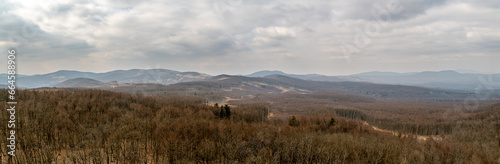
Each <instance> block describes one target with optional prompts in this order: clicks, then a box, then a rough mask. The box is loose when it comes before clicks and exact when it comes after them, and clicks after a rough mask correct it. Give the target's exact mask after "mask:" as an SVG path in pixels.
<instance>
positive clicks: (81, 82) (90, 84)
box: [54, 78, 104, 88]
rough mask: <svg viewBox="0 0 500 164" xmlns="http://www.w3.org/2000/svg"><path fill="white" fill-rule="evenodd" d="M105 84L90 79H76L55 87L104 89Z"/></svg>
mask: <svg viewBox="0 0 500 164" xmlns="http://www.w3.org/2000/svg"><path fill="white" fill-rule="evenodd" d="M103 84H104V83H102V82H100V81H97V80H94V79H89V78H75V79H69V80H66V81H63V82H61V83H59V84H56V85H54V87H57V88H97V87H102V86H103Z"/></svg>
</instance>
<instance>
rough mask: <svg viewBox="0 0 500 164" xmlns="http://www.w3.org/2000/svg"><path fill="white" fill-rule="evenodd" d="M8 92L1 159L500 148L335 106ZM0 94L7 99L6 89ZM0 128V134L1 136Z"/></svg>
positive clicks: (409, 156) (154, 159)
mask: <svg viewBox="0 0 500 164" xmlns="http://www.w3.org/2000/svg"><path fill="white" fill-rule="evenodd" d="M16 95H17V99H18V102H19V104H18V107H17V111H16V112H17V113H16V121H18V122H17V125H18V126H17V127H16V131H17V132H16V137H17V138H16V156H15V157H8V156H6V151H7V149H6V145H7V142H6V140H5V139H4V140H2V141H1V146H2V148H1V149H0V150H1V151H2V154H3V156H1V157H2V159H1V160H2V162H6V163H127V164H128V163H239V162H241V163H481V162H484V163H495V162H496V161H497V160H498V158H499V154H500V152H499V150H498V149H492V147H491V146H490V145H489V144H488V143H483V144H479V145H474V144H469V142H468V141H467V140H466V139H462V140H461V141H460V142H459V140H458V139H457V140H449V141H446V142H435V141H432V140H431V141H428V142H424V143H420V142H417V141H416V139H415V138H412V137H403V138H399V137H394V136H387V135H380V134H379V133H377V132H376V131H373V130H372V129H370V128H368V127H366V126H364V125H363V124H361V123H360V122H357V121H354V120H346V119H343V118H341V117H338V116H336V115H335V113H333V112H332V113H329V114H328V113H325V114H323V115H322V116H296V117H295V119H294V123H293V124H290V120H291V119H292V118H289V119H269V106H266V105H265V104H246V105H239V106H237V107H231V106H226V105H222V109H221V106H220V105H217V106H215V105H214V104H206V103H205V102H206V101H205V100H202V99H199V98H194V97H187V96H167V97H149V96H141V95H131V94H125V93H116V92H110V91H100V90H21V91H18V92H17V93H16ZM0 99H1V100H3V101H4V104H6V103H5V100H7V91H6V90H0ZM5 107H7V105H5ZM8 119H9V118H8V115H7V114H2V115H1V118H0V121H1V122H5V123H6V122H7V121H8ZM2 127H3V128H4V129H3V130H2V131H1V133H0V138H7V137H8V136H7V134H8V131H7V130H8V128H7V126H6V124H5V125H4V126H2ZM495 144H496V143H495ZM495 146H496V145H495ZM493 148H498V147H493Z"/></svg>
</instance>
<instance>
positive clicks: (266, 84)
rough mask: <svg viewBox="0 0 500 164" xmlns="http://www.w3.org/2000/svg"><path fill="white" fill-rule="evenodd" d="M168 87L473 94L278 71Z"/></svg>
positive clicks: (239, 93)
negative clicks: (309, 77)
mask: <svg viewBox="0 0 500 164" xmlns="http://www.w3.org/2000/svg"><path fill="white" fill-rule="evenodd" d="M167 90H176V91H185V92H188V91H189V92H216V91H223V92H225V93H228V94H229V95H231V96H233V97H236V98H237V97H243V96H255V95H259V94H278V93H311V92H337V93H349V94H356V95H369V96H374V97H379V98H411V99H440V100H457V99H463V98H465V97H466V96H467V95H469V94H470V92H461V91H452V90H443V89H430V88H424V87H416V86H404V85H387V84H374V83H367V82H351V81H344V82H326V81H311V80H303V79H298V78H293V77H288V76H284V75H276V74H275V75H269V76H265V77H246V76H230V75H219V76H215V77H213V78H211V79H208V80H206V81H196V82H186V83H177V84H172V85H169V86H165V90H164V91H167ZM162 91H163V90H162Z"/></svg>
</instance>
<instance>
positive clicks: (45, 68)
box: [0, 0, 500, 75]
mask: <svg viewBox="0 0 500 164" xmlns="http://www.w3.org/2000/svg"><path fill="white" fill-rule="evenodd" d="M499 15H500V1H498V0H351V1H345V0H307V1H304V0H300V1H299V0H252V1H245V0H182V1H171V0H159V1H130V0H103V1H98V2H97V1H77V0H47V1H30V0H27V1H21V2H18V1H14V0H12V1H11V0H0V47H1V49H2V50H4V53H5V54H7V52H6V51H7V50H8V49H10V48H15V49H16V50H17V59H16V60H17V68H18V70H17V71H18V73H19V74H26V75H31V74H44V73H50V72H55V71H58V70H78V71H88V72H107V71H112V70H119V69H121V70H127V69H134V68H139V69H152V68H164V69H172V70H178V71H196V72H202V73H207V74H211V75H218V74H250V73H252V72H256V71H260V70H281V71H284V72H287V73H295V74H308V73H318V74H325V75H347V74H354V73H360V72H369V71H390V72H419V71H440V70H462V71H475V72H480V73H500V71H499V70H500V64H499V62H500V54H499V52H500V19H499V17H498V16H499ZM6 62H7V59H4V58H2V59H0V63H6ZM6 71H7V69H4V70H1V71H0V73H5V72H6Z"/></svg>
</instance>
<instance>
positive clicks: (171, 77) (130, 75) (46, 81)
mask: <svg viewBox="0 0 500 164" xmlns="http://www.w3.org/2000/svg"><path fill="white" fill-rule="evenodd" d="M210 77H211V76H210V75H207V74H203V73H197V72H179V71H173V70H167V69H148V70H145V69H131V70H116V71H111V72H105V73H92V72H80V71H68V70H61V71H57V72H53V73H48V74H39V75H31V76H29V75H18V77H17V79H16V84H17V85H18V87H27V88H37V87H50V86H54V85H56V84H59V83H61V82H63V81H65V80H69V79H75V78H90V79H94V80H97V81H101V82H110V81H117V82H118V83H158V84H173V83H178V82H188V81H197V80H203V79H207V78H210ZM0 78H4V79H7V74H1V75H0ZM0 84H7V82H6V80H5V81H3V83H0Z"/></svg>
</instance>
